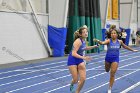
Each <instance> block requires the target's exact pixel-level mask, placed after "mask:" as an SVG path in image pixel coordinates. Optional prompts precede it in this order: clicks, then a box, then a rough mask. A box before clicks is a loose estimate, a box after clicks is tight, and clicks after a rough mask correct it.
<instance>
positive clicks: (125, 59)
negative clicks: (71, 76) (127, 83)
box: [0, 58, 131, 86]
mask: <svg viewBox="0 0 140 93" xmlns="http://www.w3.org/2000/svg"><path fill="white" fill-rule="evenodd" d="M129 59H131V58H128V59H125V60H122V62H123V61H126V60H129ZM100 67H102V66H98V67H95V68H92V69H87V71H89V70H94V69H98V68H100ZM57 72H60V71H56V72H52V73H57ZM52 73H48V75H49V74H52ZM44 75H46V74H42V75H39V76H34V77H29V78H26V79H21V80H17V81H14V82H8V83H5V84H1V85H0V86H3V85H7V84H12V83H17V82H21V81H25V80H29V79H32V78H37V77H41V76H44Z"/></svg>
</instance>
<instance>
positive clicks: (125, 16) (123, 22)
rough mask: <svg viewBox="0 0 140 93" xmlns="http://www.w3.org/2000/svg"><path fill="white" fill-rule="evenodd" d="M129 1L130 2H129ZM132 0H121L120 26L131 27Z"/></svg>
mask: <svg viewBox="0 0 140 93" xmlns="http://www.w3.org/2000/svg"><path fill="white" fill-rule="evenodd" d="M127 3H128V4H127ZM131 3H132V0H120V27H123V28H129V27H130V19H131V12H132V11H131V10H132V4H131Z"/></svg>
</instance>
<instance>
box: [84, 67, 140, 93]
mask: <svg viewBox="0 0 140 93" xmlns="http://www.w3.org/2000/svg"><path fill="white" fill-rule="evenodd" d="M138 71H140V70H136V71H133V72H130V73H129V74H125V75H123V76H121V77H119V78H116V79H115V81H117V80H119V79H122V78H124V77H126V76H128V75H131V74H134V73H136V72H138ZM107 84H109V82H106V83H104V84H102V85H100V86H98V87H95V88H93V89H91V90H88V91H86V92H84V93H89V92H91V91H93V90H96V89H98V88H100V87H103V86H105V85H107ZM125 93H127V92H125Z"/></svg>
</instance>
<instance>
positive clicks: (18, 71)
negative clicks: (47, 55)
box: [0, 47, 140, 93]
mask: <svg viewBox="0 0 140 93" xmlns="http://www.w3.org/2000/svg"><path fill="white" fill-rule="evenodd" d="M133 48H134V49H137V50H139V51H138V52H132V51H128V50H126V49H123V48H121V49H120V63H119V68H118V71H117V73H116V77H115V83H114V85H113V88H112V93H140V48H139V47H133ZM105 54H106V51H103V52H100V53H92V54H89V55H90V56H91V57H92V61H90V62H88V64H87V65H86V69H87V79H86V82H85V84H84V87H83V88H82V90H81V92H80V93H107V89H108V84H109V82H108V81H109V75H110V73H107V72H105V70H104V58H105ZM71 79H72V77H71V75H70V73H69V70H68V67H67V59H61V60H60V59H59V60H55V61H44V62H38V63H34V64H33V63H32V64H27V65H22V66H16V67H10V68H4V69H0V93H70V90H69V86H70V82H71ZM76 86H77V85H75V87H76Z"/></svg>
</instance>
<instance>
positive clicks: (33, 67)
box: [0, 51, 133, 74]
mask: <svg viewBox="0 0 140 93" xmlns="http://www.w3.org/2000/svg"><path fill="white" fill-rule="evenodd" d="M129 52H130V51H126V52H124V53H122V54H125V53H126V54H127V53H128V54H129ZM132 54H133V53H132ZM103 55H105V54H103ZM96 56H99V55H93V56H91V57H96ZM100 58H101V57H100ZM102 58H103V57H102ZM94 59H99V58H94ZM62 62H67V61H60V62H56V63H50V64H43V65H37V66H32V67H27V68H22V69H31V68H32V69H37V68H36V67H44V66H48V65H54V64H57V63H62ZM31 65H32V64H31ZM61 66H62V65H61ZM17 70H21V69H17ZM15 71H16V70H10V71H6V72H0V74H6V73H10V72H15Z"/></svg>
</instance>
